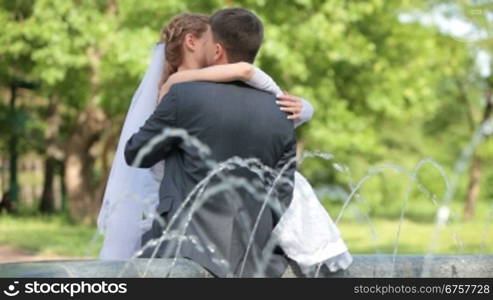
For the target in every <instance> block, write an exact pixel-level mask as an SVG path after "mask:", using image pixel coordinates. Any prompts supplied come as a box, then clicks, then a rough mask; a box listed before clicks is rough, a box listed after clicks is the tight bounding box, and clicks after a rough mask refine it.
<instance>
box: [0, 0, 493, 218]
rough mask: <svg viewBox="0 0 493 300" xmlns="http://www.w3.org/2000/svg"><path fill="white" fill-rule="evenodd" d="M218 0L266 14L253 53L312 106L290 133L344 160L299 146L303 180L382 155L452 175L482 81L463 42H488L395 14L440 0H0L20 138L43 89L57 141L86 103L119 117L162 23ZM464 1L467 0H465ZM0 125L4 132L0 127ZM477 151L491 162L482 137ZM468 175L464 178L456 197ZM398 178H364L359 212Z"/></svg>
mask: <svg viewBox="0 0 493 300" xmlns="http://www.w3.org/2000/svg"><path fill="white" fill-rule="evenodd" d="M230 3H233V4H234V5H237V6H243V7H245V8H249V9H251V10H253V11H255V12H256V13H257V14H258V15H259V16H260V17H261V19H262V20H263V22H264V25H265V43H264V45H263V47H262V49H261V52H260V56H259V58H258V60H257V64H258V65H259V66H261V67H262V68H263V69H264V70H265V71H267V72H268V73H269V74H271V75H272V76H273V77H274V78H275V79H276V80H277V81H278V83H279V84H280V85H281V87H283V88H285V89H286V90H287V91H288V92H290V93H292V94H296V95H300V96H303V97H305V98H307V99H309V100H310V101H311V102H312V104H313V105H314V107H315V115H314V118H313V120H311V121H310V122H309V123H308V124H306V125H304V126H302V127H301V128H300V129H299V130H298V133H299V141H300V142H303V144H304V147H305V149H308V150H321V151H324V152H329V153H332V154H334V155H335V161H336V162H338V163H342V164H344V165H347V166H348V167H349V169H350V170H351V178H352V179H349V177H348V176H346V174H343V173H341V172H339V171H337V170H336V169H334V168H333V167H332V166H331V164H330V163H326V162H322V161H321V160H318V159H309V160H307V161H306V162H305V163H303V165H302V166H301V170H302V172H303V173H304V174H305V175H307V177H308V178H309V179H310V181H311V182H313V184H314V185H315V186H323V185H327V184H332V185H333V184H335V185H339V186H343V187H345V186H347V185H348V184H349V183H350V182H351V181H352V182H354V181H357V180H358V179H360V178H361V177H362V176H364V175H365V174H366V173H367V172H368V170H369V169H370V168H371V167H374V166H378V165H382V164H385V163H393V164H397V165H399V166H402V167H403V168H406V169H407V170H412V169H413V168H414V167H415V166H416V164H417V163H418V162H419V161H420V160H421V159H423V158H425V157H431V158H433V159H434V160H436V161H437V162H438V163H440V164H441V165H442V166H443V167H444V168H445V170H446V171H447V172H448V173H449V174H450V172H451V171H452V168H453V165H454V163H455V161H456V159H457V158H458V156H459V155H460V152H461V151H462V148H463V147H464V146H465V145H466V144H467V143H468V142H469V139H470V138H471V135H472V133H473V131H474V130H475V127H476V126H477V125H478V123H479V121H480V118H481V112H482V109H483V107H484V99H483V94H484V89H485V87H488V84H489V82H490V81H491V80H492V77H490V78H488V79H485V78H482V77H480V76H479V75H478V72H477V70H476V69H475V68H474V55H475V53H476V51H477V49H478V47H480V48H481V49H483V50H485V51H487V52H488V53H492V52H493V51H492V49H493V44H491V41H490V40H489V41H479V42H478V43H477V44H474V45H472V44H467V43H462V42H459V41H457V40H455V39H453V38H452V37H450V36H448V35H445V34H443V33H441V32H440V30H438V29H437V28H435V27H431V26H424V25H421V24H420V23H418V22H415V23H403V22H401V21H399V18H398V16H399V14H401V13H403V12H410V11H412V12H416V11H418V12H422V13H425V12H427V10H429V9H431V8H432V7H433V6H436V5H444V4H445V5H452V4H451V2H450V1H446V0H443V1H425V0H421V1H410V0H407V1H385V0H367V1H358V0H348V1H338V0H296V1H290V2H288V3H287V2H286V1H264V0H239V1H220V0H207V1H193V0H185V1H183V0H180V1H178V0H170V1H153V0H146V1H142V0H115V1H103V0H92V1H65V0H37V1H28V0H23V1H8V0H3V1H0V25H1V26H0V64H1V68H0V84H1V89H2V91H3V93H2V95H8V85H9V83H10V82H11V81H12V80H14V79H22V80H24V81H30V82H36V83H38V84H39V87H38V88H37V89H36V90H34V91H31V92H29V93H27V94H28V95H27V96H26V95H23V96H22V97H23V99H24V100H23V103H24V104H23V105H24V107H23V109H22V110H21V111H20V112H19V114H22V115H23V116H25V117H23V118H16V120H17V121H16V122H20V120H25V121H24V124H25V125H24V127H23V128H24V129H23V130H24V131H23V133H22V136H25V137H29V139H24V140H25V141H26V144H28V145H29V143H28V142H27V141H28V140H29V141H39V142H36V144H37V145H31V148H34V149H40V150H42V149H43V141H44V140H43V137H42V133H43V131H44V129H45V128H46V125H47V124H46V120H45V117H46V112H45V110H44V108H45V107H46V106H47V102H48V101H47V99H49V98H50V97H51V98H54V99H56V100H57V101H58V102H59V105H60V109H59V114H60V116H61V118H62V124H61V131H60V137H59V138H60V141H64V140H66V139H67V138H68V137H70V135H71V134H72V133H73V131H74V121H75V120H76V118H77V117H78V116H79V114H80V112H81V111H82V110H83V109H84V108H85V107H87V105H95V106H98V107H101V108H102V109H103V110H104V112H105V113H106V114H107V116H108V117H109V119H111V120H113V121H114V122H113V124H112V128H111V130H118V129H119V127H120V126H121V122H122V120H123V117H124V115H125V113H126V110H127V109H128V105H129V102H130V99H131V96H132V94H133V92H134V91H135V89H136V88H137V84H138V82H139V80H140V79H141V77H142V75H143V71H144V70H145V68H146V66H147V64H148V61H149V58H150V53H151V49H152V46H153V44H154V43H155V42H157V41H158V39H159V30H160V28H161V27H162V26H163V25H164V24H166V23H167V21H168V20H169V19H170V18H171V17H172V16H174V15H176V14H178V13H180V12H184V11H193V12H202V13H211V12H213V11H214V10H216V9H219V8H222V7H224V6H225V5H227V4H230ZM461 3H462V2H461ZM112 5H116V6H115V7H112ZM462 11H465V12H468V11H469V10H468V9H467V5H466V4H464V7H463V10H462ZM465 15H466V16H468V17H473V16H472V15H470V14H467V13H466V14H465ZM480 21H481V22H479V23H480V25H482V26H485V27H488V26H491V24H489V23H488V22H485V20H482V19H481V20H480ZM490 88H491V87H490ZM7 109H8V99H7V98H4V99H2V101H0V125H1V126H2V128H5V127H4V126H10V125H6V124H11V123H9V122H10V121H9V120H10V118H12V116H10V115H9V113H8V111H7ZM12 128H13V127H12ZM11 133H14V131H11ZM0 137H1V140H2V142H3V143H5V141H6V139H7V134H5V132H4V131H3V130H2V132H0ZM25 148H26V149H28V148H29V147H27V146H26V147H25ZM478 153H479V155H480V157H481V158H482V160H483V162H484V165H485V166H490V165H491V161H492V156H493V147H492V144H491V141H488V142H486V143H485V144H484V145H481V146H480V147H479V149H478ZM96 173H101V172H100V170H96ZM492 178H493V171H492V170H491V168H484V176H483V177H482V181H483V183H484V184H483V185H482V186H483V187H484V188H483V189H482V193H481V195H480V198H481V201H490V202H491V198H492V195H493V191H492V190H491V188H490V185H488V184H487V183H488V182H489V181H488V180H490V181H491V179H492ZM419 180H420V181H421V182H422V184H423V185H424V186H426V188H427V189H428V190H429V191H430V192H431V193H432V194H433V195H435V196H436V197H438V198H440V196H441V195H443V191H444V187H443V181H442V180H441V179H440V177H439V175H437V174H436V171H433V170H431V169H423V170H422V171H421V172H420V174H419ZM466 182H467V178H466V177H463V178H462V182H461V185H460V189H459V192H458V194H457V196H456V199H457V200H458V201H463V199H464V193H465V191H464V189H465V186H466ZM407 186H408V182H407V181H406V180H401V179H398V178H396V177H395V176H390V175H388V174H387V175H382V176H381V177H379V178H376V179H374V180H370V181H369V182H368V183H367V184H366V185H365V189H364V191H363V195H364V196H365V198H368V201H369V205H370V207H369V211H373V212H375V211H376V210H377V209H378V207H380V206H386V205H390V204H389V202H391V201H392V200H391V199H393V198H399V197H402V195H403V194H404V193H405V191H406V188H407ZM412 197H416V198H420V197H422V195H421V196H420V194H419V193H413V194H412ZM395 205H396V207H399V205H398V204H395Z"/></svg>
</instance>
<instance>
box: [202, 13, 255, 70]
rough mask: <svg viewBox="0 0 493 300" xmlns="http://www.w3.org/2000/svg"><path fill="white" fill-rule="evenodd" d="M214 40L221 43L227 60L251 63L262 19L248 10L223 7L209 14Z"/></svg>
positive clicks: (253, 58)
mask: <svg viewBox="0 0 493 300" xmlns="http://www.w3.org/2000/svg"><path fill="white" fill-rule="evenodd" d="M211 29H212V34H213V36H214V42H215V43H219V44H221V45H222V46H223V47H224V49H226V53H227V55H228V62H230V63H235V62H240V61H246V62H250V63H253V61H254V60H255V56H257V53H258V50H259V49H260V45H261V44H262V40H263V39H264V27H263V25H262V21H260V20H259V18H258V17H257V16H256V15H255V14H254V13H252V12H251V11H249V10H246V9H243V8H225V9H221V10H218V11H217V12H215V13H214V14H213V15H212V16H211Z"/></svg>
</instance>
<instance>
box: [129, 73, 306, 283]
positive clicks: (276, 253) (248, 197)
mask: <svg viewBox="0 0 493 300" xmlns="http://www.w3.org/2000/svg"><path fill="white" fill-rule="evenodd" d="M275 100H276V99H275V97H274V96H273V95H271V94H269V93H266V92H263V91H260V90H256V89H254V88H251V87H248V86H247V85H245V84H243V83H241V82H231V83H210V82H189V83H181V84H175V85H173V86H172V88H171V89H170V91H169V93H168V94H167V95H166V96H165V97H164V99H163V101H162V102H161V103H160V105H159V106H158V107H157V108H156V110H155V112H154V113H153V114H152V115H151V117H150V118H149V119H148V120H147V121H146V122H145V124H144V126H142V127H141V128H140V130H139V132H137V133H136V134H134V135H133V136H132V137H131V138H130V140H129V141H128V142H127V145H126V148H125V158H126V161H127V163H128V164H129V165H132V164H133V162H134V159H135V158H136V156H137V154H138V152H139V150H141V149H142V148H143V147H144V146H145V145H146V144H147V143H148V142H149V141H150V140H151V139H152V138H153V137H155V136H157V135H159V134H161V133H162V132H163V130H164V132H166V130H167V129H169V128H182V129H185V130H186V131H187V132H188V133H189V134H190V135H192V136H194V137H196V138H198V139H199V140H200V141H201V142H202V143H204V144H206V145H207V146H208V147H209V148H210V150H211V154H210V156H209V157H208V158H210V159H213V160H214V161H216V162H222V161H225V160H227V159H229V158H231V157H234V156H238V157H240V158H257V159H259V160H260V161H261V162H262V163H263V164H264V165H266V166H269V167H270V168H274V169H276V170H277V171H278V172H279V171H280V170H281V169H282V168H283V167H285V171H284V172H283V174H284V175H285V177H286V178H288V179H289V180H291V182H293V181H294V172H295V168H296V166H295V163H294V160H293V158H294V157H295V154H296V139H295V134H294V127H293V122H292V121H290V120H288V119H287V118H286V114H285V113H283V112H282V111H280V109H279V107H278V106H277V105H276V103H275ZM161 160H165V171H164V174H165V176H164V179H163V181H162V183H161V187H160V203H159V206H158V208H157V211H158V213H159V214H161V215H162V216H163V218H164V219H166V220H167V221H169V220H170V218H171V217H172V216H174V215H175V213H176V211H177V209H178V208H179V207H180V205H181V204H182V203H183V201H184V199H185V198H186V197H187V196H188V195H189V194H190V192H191V191H192V189H193V188H194V187H195V186H196V185H197V183H199V182H200V181H201V180H202V179H203V178H204V177H206V175H207V173H208V172H209V171H210V167H209V166H207V165H206V164H205V162H204V159H203V157H201V156H200V155H199V154H198V151H197V150H196V148H195V147H193V146H191V145H188V144H187V143H185V142H184V141H183V140H182V139H181V138H179V137H173V138H168V139H166V140H164V141H161V142H159V143H158V144H156V145H155V146H154V147H153V148H152V151H150V152H149V153H148V154H147V155H145V156H144V158H143V159H142V161H141V163H140V165H138V167H143V168H149V167H151V166H153V165H154V164H155V163H157V162H159V161H161ZM289 162H291V164H289V165H288V163H289ZM221 174H222V175H221V176H224V177H226V178H230V179H231V178H233V177H239V178H242V179H246V180H247V181H248V182H249V183H251V184H253V185H257V190H258V192H259V193H258V194H259V195H260V194H262V193H264V194H265V193H268V190H269V186H270V185H269V184H268V183H267V180H264V179H262V180H261V179H260V178H259V176H256V175H255V174H254V173H253V172H252V171H249V170H248V169H246V168H239V169H235V170H232V171H227V172H222V173H221ZM267 177H269V176H267ZM270 179H271V180H272V179H273V176H270ZM220 181H221V178H220V177H219V176H214V177H213V178H212V181H211V184H209V185H208V188H207V189H206V190H205V192H207V191H209V187H211V186H213V185H214V184H215V183H218V182H220ZM292 193H293V189H292V185H289V184H286V183H282V181H281V184H277V185H276V186H275V188H274V191H273V196H274V197H273V198H274V199H272V201H273V202H272V203H273V204H274V205H279V204H281V205H280V206H281V207H283V208H284V209H285V208H287V207H288V206H289V204H290V202H291V199H292ZM259 195H257V196H254V195H252V194H251V193H249V192H248V191H247V190H246V188H244V187H237V188H235V189H234V190H233V191H231V190H229V191H223V192H219V193H217V194H214V195H211V196H210V197H209V199H208V200H207V201H206V202H205V204H204V205H203V206H201V207H200V209H199V210H197V211H196V212H195V213H194V215H193V217H192V221H191V222H190V224H188V227H187V229H186V234H187V236H194V239H195V240H185V241H182V245H181V249H180V251H179V255H180V256H182V257H186V258H190V259H192V260H193V261H195V262H197V263H199V264H200V265H202V266H203V267H205V268H206V269H208V270H209V271H211V272H212V273H214V274H215V275H216V276H220V277H226V276H239V275H241V276H246V277H250V276H253V275H256V271H257V270H258V269H259V268H260V267H261V266H265V273H263V275H262V276H268V277H280V276H281V275H282V273H283V272H284V270H285V268H286V266H287V261H286V257H285V255H284V253H283V252H282V250H281V249H280V248H279V247H274V250H272V248H270V249H271V250H269V248H266V245H267V243H268V240H269V239H270V238H271V233H272V229H273V228H274V226H275V225H276V223H277V221H278V220H279V218H280V215H279V214H276V213H275V210H273V209H271V207H270V206H268V207H266V208H265V209H264V210H263V213H262V214H261V215H260V211H261V207H262V202H263V200H264V199H265V196H264V197H263V196H259ZM199 197H200V196H196V195H194V197H193V198H192V199H193V200H192V202H193V201H197V199H199ZM188 209H189V206H188V207H186V208H185V213H182V214H180V216H179V218H178V219H179V220H181V221H184V217H183V215H184V214H186V213H187V212H188ZM281 211H282V210H281ZM259 215H260V216H259ZM257 218H259V220H258V222H259V224H258V229H257V230H256V231H255V234H254V235H253V236H254V238H253V244H252V247H251V249H250V251H249V253H248V256H247V257H246V262H245V264H244V269H243V272H240V269H241V265H242V262H243V259H244V256H245V252H246V249H247V244H248V241H249V239H250V235H251V234H252V228H253V226H254V225H253V224H254V223H255V222H256V221H257ZM178 223H180V224H181V225H183V222H178ZM173 228H175V227H173ZM176 228H179V226H178V225H176ZM162 230H163V227H162V225H160V224H159V222H156V221H155V222H154V223H153V225H152V228H151V230H149V231H148V232H147V233H146V234H144V236H143V244H145V243H146V242H147V241H148V240H149V239H151V238H156V237H159V236H160V235H161V232H162ZM197 244H199V246H197ZM210 246H212V247H210ZM176 247H177V240H176V239H175V240H173V239H171V240H167V241H165V242H164V243H162V244H161V245H160V247H159V249H156V251H157V257H168V256H174V255H175V254H176V253H175V251H176V249H177V248H176ZM152 251H154V248H150V250H148V251H145V252H144V254H143V255H142V257H150V256H151V255H152ZM267 257H270V259H267V263H263V262H262V261H263V260H266V258H267ZM240 273H241V274H240Z"/></svg>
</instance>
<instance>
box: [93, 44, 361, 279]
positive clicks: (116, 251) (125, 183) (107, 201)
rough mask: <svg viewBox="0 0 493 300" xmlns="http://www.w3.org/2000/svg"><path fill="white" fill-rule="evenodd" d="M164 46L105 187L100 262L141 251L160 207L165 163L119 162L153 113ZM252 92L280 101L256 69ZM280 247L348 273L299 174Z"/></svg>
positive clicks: (333, 232) (337, 237) (337, 240)
mask: <svg viewBox="0 0 493 300" xmlns="http://www.w3.org/2000/svg"><path fill="white" fill-rule="evenodd" d="M164 63H165V60H164V44H161V43H160V44H157V45H156V46H155V47H154V54H153V58H152V61H151V64H150V66H149V68H148V69H147V71H146V73H145V76H144V79H143V80H142V82H141V83H140V85H139V87H138V89H137V91H136V93H135V95H134V96H133V98H132V102H131V104H130V108H129V111H128V113H127V117H126V119H125V123H124V125H123V129H122V133H121V136H120V141H119V143H118V148H117V151H116V154H115V158H114V161H113V165H112V167H111V171H110V176H109V178H108V183H107V186H106V190H105V194H104V198H103V205H102V207H101V211H100V214H99V217H98V229H99V232H100V233H102V234H103V235H104V236H105V239H104V243H103V247H102V249H101V252H100V259H117V260H118V259H129V258H131V257H132V256H133V255H134V254H135V253H136V252H137V251H138V250H139V248H140V246H141V236H142V234H143V233H144V232H146V231H147V230H148V229H149V228H150V226H151V222H152V218H150V217H147V218H143V216H152V212H154V211H155V208H156V207H157V204H158V202H159V185H160V183H161V178H162V176H163V175H164V174H163V172H164V162H160V163H158V164H156V165H155V166H154V167H153V168H151V169H138V168H132V167H129V166H127V164H126V163H125V160H124V157H123V150H124V148H125V143H126V141H127V140H128V139H129V138H130V136H131V135H132V134H133V133H135V132H137V131H138V129H139V128H140V126H142V125H143V124H144V122H145V120H147V118H148V117H149V116H150V115H151V113H152V112H153V110H154V109H155V103H156V99H157V97H158V82H159V79H160V76H161V72H162V70H163V68H164ZM246 83H247V84H249V85H251V86H252V87H255V88H258V89H261V90H265V91H268V92H271V93H273V94H275V95H276V96H279V95H281V94H282V91H281V89H280V88H279V87H278V86H277V84H276V83H275V82H274V81H273V80H272V78H271V77H270V76H268V75H267V74H265V73H264V72H263V71H262V70H260V69H258V68H255V72H254V76H253V77H252V78H251V79H250V80H249V81H247V82H246ZM312 115H313V107H312V106H311V104H310V103H309V102H308V101H306V100H303V109H302V113H301V118H300V120H299V121H297V122H295V126H299V125H301V124H303V123H304V122H306V121H308V120H309V119H311V117H312ZM273 234H274V236H275V238H276V239H277V241H278V243H279V245H280V246H281V248H282V249H283V251H284V252H285V253H286V255H287V256H288V257H289V258H291V259H292V260H294V261H296V262H297V263H298V264H299V265H300V267H302V268H303V269H305V268H310V267H313V266H316V265H319V264H325V265H327V267H328V268H329V269H330V270H331V271H332V272H334V271H337V270H340V269H346V268H347V267H348V266H349V265H350V264H351V262H352V257H351V255H350V254H349V252H348V249H347V247H346V245H345V244H344V241H343V240H342V238H341V234H340V232H339V230H338V229H337V227H336V225H335V224H334V222H333V221H332V219H331V218H330V216H329V214H328V213H327V211H326V210H325V208H324V207H323V206H322V205H321V203H320V201H319V199H318V198H317V196H316V195H315V192H314V191H313V188H312V187H311V185H310V184H309V183H308V181H307V180H306V178H305V177H303V176H302V175H301V174H300V173H299V172H296V173H295V182H294V192H293V199H292V202H291V204H290V206H289V207H288V209H287V210H286V212H285V213H284V215H283V216H282V217H281V219H280V221H279V223H278V224H277V226H276V227H275V228H274V231H273Z"/></svg>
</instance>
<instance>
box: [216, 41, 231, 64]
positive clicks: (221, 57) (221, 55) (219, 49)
mask: <svg viewBox="0 0 493 300" xmlns="http://www.w3.org/2000/svg"><path fill="white" fill-rule="evenodd" d="M214 47H215V51H214V61H215V62H220V61H227V60H228V59H227V57H226V49H224V47H223V45H221V44H220V43H216V44H214Z"/></svg>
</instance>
